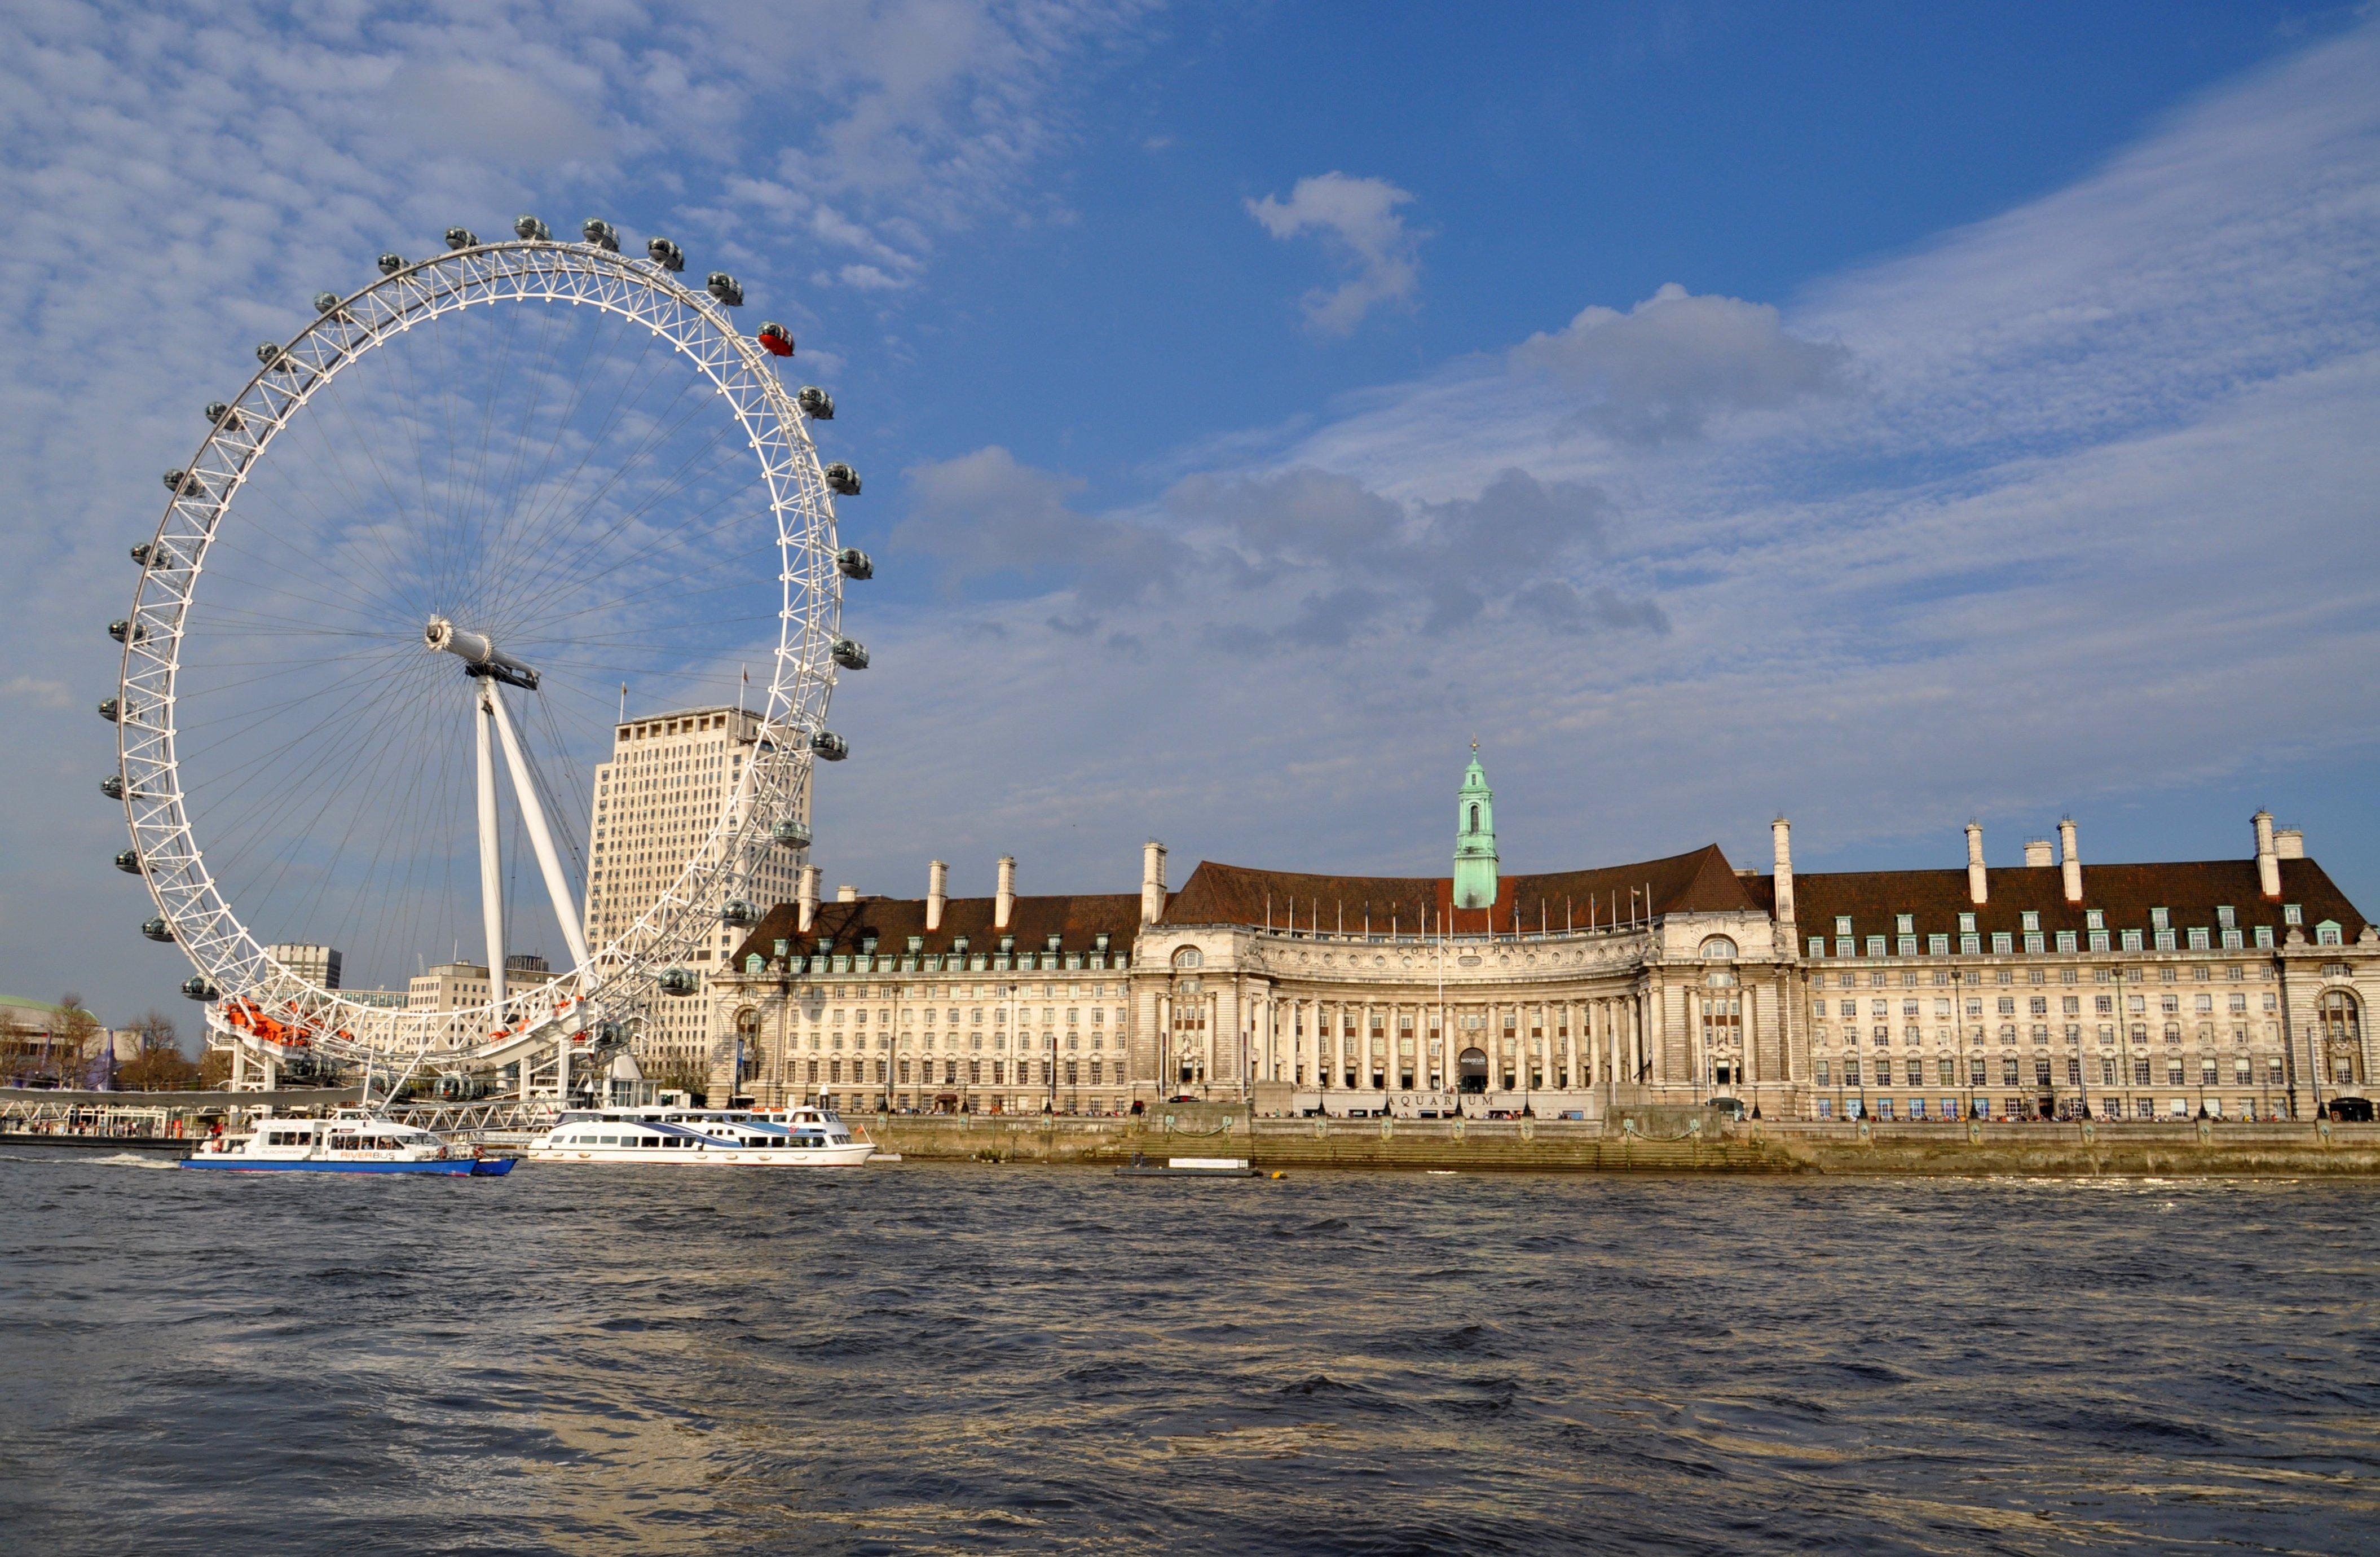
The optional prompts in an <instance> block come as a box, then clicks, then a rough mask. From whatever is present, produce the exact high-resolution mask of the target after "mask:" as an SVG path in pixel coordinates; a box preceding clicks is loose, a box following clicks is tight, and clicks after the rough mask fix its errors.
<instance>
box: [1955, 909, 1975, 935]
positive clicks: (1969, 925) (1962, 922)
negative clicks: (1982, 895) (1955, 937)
mask: <svg viewBox="0 0 2380 1557" xmlns="http://www.w3.org/2000/svg"><path fill="white" fill-rule="evenodd" d="M1959 933H1960V934H1961V935H1973V934H1974V933H1975V916H1974V915H1973V914H1961V915H1960V916H1959Z"/></svg>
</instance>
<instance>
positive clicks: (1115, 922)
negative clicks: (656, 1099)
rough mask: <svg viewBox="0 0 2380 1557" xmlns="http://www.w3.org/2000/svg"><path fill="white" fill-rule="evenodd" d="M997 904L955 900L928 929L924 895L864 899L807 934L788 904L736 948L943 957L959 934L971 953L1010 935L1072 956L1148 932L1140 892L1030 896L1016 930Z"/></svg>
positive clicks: (818, 921)
mask: <svg viewBox="0 0 2380 1557" xmlns="http://www.w3.org/2000/svg"><path fill="white" fill-rule="evenodd" d="M996 906H997V900H995V899H993V898H990V897H953V898H950V899H947V900H946V901H945V902H944V903H943V905H942V923H941V929H939V930H934V931H928V930H927V929H926V900H925V899H924V898H922V897H863V898H861V899H859V900H858V901H857V902H856V903H821V904H820V905H819V906H818V916H817V918H814V919H813V920H812V921H811V923H810V929H809V932H808V933H807V935H805V934H803V933H801V932H800V931H798V930H797V929H796V928H795V927H796V926H798V925H799V924H800V923H801V922H802V918H801V907H800V905H798V904H794V903H780V904H778V905H777V906H775V907H773V908H771V909H770V910H769V911H768V913H767V914H765V915H763V916H762V917H761V919H760V922H759V924H758V925H756V926H755V927H753V931H752V933H751V934H749V935H747V936H746V937H745V938H744V943H743V944H742V945H740V946H738V947H736V948H735V954H734V960H735V963H737V964H741V963H742V962H743V960H744V959H745V957H746V956H747V955H750V954H752V953H754V952H758V953H759V955H762V956H764V957H765V956H769V955H772V953H773V951H774V948H775V945H776V943H777V942H778V941H780V940H784V941H790V942H793V943H795V944H796V945H797V946H799V947H800V948H801V949H802V950H803V951H804V952H807V951H809V950H810V949H811V948H812V947H813V946H814V945H815V944H816V943H817V942H818V941H819V940H820V938H821V937H832V938H833V941H834V949H835V950H836V951H838V952H856V951H857V950H859V943H860V942H861V941H862V940H864V939H865V938H866V937H868V935H871V934H872V935H874V936H875V937H876V943H877V944H876V949H877V951H879V952H892V953H896V954H898V953H903V952H906V951H907V950H908V949H909V937H911V936H912V935H917V936H923V937H924V938H925V943H926V944H925V950H926V951H927V952H929V953H937V954H939V953H942V952H947V951H949V950H950V949H951V941H952V938H953V936H960V935H964V936H965V937H966V938H967V950H968V951H970V952H996V951H998V950H999V949H1000V938H1001V937H1002V936H1003V935H1013V936H1014V937H1016V949H1017V950H1018V951H1034V952H1038V951H1044V950H1046V949H1048V947H1049V944H1050V936H1052V935H1055V936H1057V937H1058V938H1059V941H1058V947H1059V950H1061V951H1066V952H1087V951H1090V950H1091V949H1092V948H1093V946H1094V945H1095V942H1094V940H1093V937H1095V936H1097V935H1098V934H1099V932H1100V931H1106V932H1107V937H1108V950H1109V951H1111V952H1126V953H1129V952H1130V951H1131V950H1132V943H1133V941H1134V938H1135V937H1136V936H1137V935H1138V934H1139V933H1140V894H1138V893H1120V892H1117V893H1096V894H1078V895H1074V896H1062V897H1023V896H1020V897H1018V898H1017V899H1016V903H1015V906H1014V910H1013V911H1012V912H1011V914H1010V915H1009V922H1008V928H1007V929H1005V930H995V929H993V928H992V922H991V921H992V914H993V911H994V909H995V908H996Z"/></svg>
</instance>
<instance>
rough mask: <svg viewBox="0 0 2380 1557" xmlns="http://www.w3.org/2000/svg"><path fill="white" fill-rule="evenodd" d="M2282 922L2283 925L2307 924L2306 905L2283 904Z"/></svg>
mask: <svg viewBox="0 0 2380 1557" xmlns="http://www.w3.org/2000/svg"><path fill="white" fill-rule="evenodd" d="M2281 922H2282V923H2283V924H2303V923H2305V905H2304V904H2302V903H2284V904H2282V905H2281Z"/></svg>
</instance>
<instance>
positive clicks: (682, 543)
mask: <svg viewBox="0 0 2380 1557" xmlns="http://www.w3.org/2000/svg"><path fill="white" fill-rule="evenodd" d="M713 441H714V442H716V439H714V440H713ZM674 495H675V491H674V490H672V491H671V492H668V493H662V494H660V495H659V496H657V497H656V498H654V499H653V500H652V501H651V502H650V503H648V504H647V505H646V508H647V509H648V510H650V508H652V507H654V506H656V505H658V504H659V503H660V502H661V501H662V500H664V499H665V498H666V497H669V496H674ZM748 495H749V494H748V493H739V492H736V491H734V490H733V489H730V490H728V491H725V492H722V493H720V495H718V496H717V497H714V498H712V499H711V500H710V502H709V503H707V504H705V505H703V506H702V507H700V508H698V509H696V510H694V511H693V512H692V513H691V514H688V515H687V516H686V519H685V520H684V521H681V523H679V524H677V525H673V526H670V527H668V528H667V529H661V530H659V531H658V532H657V533H656V534H655V535H654V537H653V539H652V540H650V541H646V542H645V543H644V544H643V545H641V546H639V547H638V548H637V550H636V551H634V552H631V553H628V554H627V555H625V556H624V557H620V558H618V559H617V560H615V561H613V562H612V563H610V564H608V565H606V566H603V567H602V568H601V569H597V570H593V571H590V572H589V573H588V574H586V575H585V577H584V578H583V579H582V582H584V583H594V582H596V581H598V580H601V579H605V578H612V577H613V576H614V575H616V574H618V573H621V572H624V571H625V570H626V569H627V568H629V567H631V566H635V565H636V564H637V563H640V562H644V561H647V560H650V558H652V557H655V556H657V555H659V554H660V553H661V552H662V549H663V548H664V547H668V546H676V547H679V548H681V549H686V550H691V549H692V548H693V547H695V546H696V545H698V543H700V542H701V541H708V540H710V539H711V538H712V537H714V536H716V535H718V534H720V533H722V532H723V531H725V530H727V529H731V528H732V527H734V526H735V525H737V524H741V523H749V522H750V516H749V515H747V514H745V513H743V512H740V511H738V510H736V509H735V508H733V507H731V505H735V504H739V503H741V502H743V501H745V500H747V498H748ZM723 507H724V508H730V512H729V513H728V515H727V517H725V518H723V519H721V520H719V521H718V522H717V523H716V524H712V525H708V526H703V527H700V528H690V527H691V526H693V525H694V522H695V521H698V520H706V519H709V518H710V517H711V516H712V515H714V514H716V513H717V512H718V511H719V510H720V509H721V508H723ZM637 517H642V515H641V514H638V515H632V516H629V518H628V520H627V521H624V522H633V520H634V519H635V518H637ZM620 528H622V527H620V526H615V527H614V529H613V534H616V533H617V531H618V529H620ZM610 539H611V536H606V537H604V540H605V541H609V540H610ZM774 549H775V548H774V547H773V546H771V547H769V548H767V550H771V551H773V550H774ZM760 550H761V549H760V548H757V547H756V548H754V553H758V552H759V551H760ZM749 554H752V553H745V555H749ZM738 560H741V559H740V558H739V556H738V555H737V554H735V553H729V554H727V555H725V556H722V557H720V558H717V559H714V560H713V561H712V562H711V563H710V564H707V565H705V566H706V567H718V566H726V565H728V564H732V563H734V562H736V561H738ZM673 577H686V576H685V575H676V576H665V577H664V578H662V579H660V580H659V581H657V582H655V583H653V584H650V585H648V586H646V589H647V590H653V589H665V588H667V587H669V583H670V581H671V578H673ZM538 582H539V581H538V580H531V581H530V582H529V583H528V584H526V585H525V586H524V589H534V588H536V586H537V584H538ZM746 582H747V584H748V583H749V582H750V580H748V579H747V581H746ZM614 598H615V599H616V600H625V599H629V598H632V596H618V597H614ZM600 609H601V602H599V603H598V604H596V605H590V606H584V607H581V608H580V609H578V610H577V611H572V612H566V613H562V614H555V615H551V616H548V617H547V618H545V620H546V621H547V623H549V624H558V623H561V622H565V621H571V620H575V619H576V618H577V617H579V616H582V615H585V614H588V613H589V612H590V611H595V610H600Z"/></svg>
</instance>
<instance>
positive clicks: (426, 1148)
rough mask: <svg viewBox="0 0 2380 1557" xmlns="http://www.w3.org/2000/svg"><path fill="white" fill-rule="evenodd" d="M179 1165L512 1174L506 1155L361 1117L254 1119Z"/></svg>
mask: <svg viewBox="0 0 2380 1557" xmlns="http://www.w3.org/2000/svg"><path fill="white" fill-rule="evenodd" d="M182 1166H184V1167H186V1168H215V1169H220V1170H222V1171H224V1172H226V1173H244V1174H258V1173H312V1174H446V1175H448V1176H451V1177H457V1178H460V1177H464V1176H467V1175H468V1176H475V1177H480V1178H492V1177H497V1176H499V1175H502V1174H508V1173H510V1172H512V1170H513V1164H512V1159H511V1158H509V1157H482V1156H481V1155H480V1153H479V1152H478V1151H476V1150H472V1149H471V1148H468V1147H459V1146H450V1145H448V1144H447V1143H446V1141H445V1140H443V1138H441V1137H438V1136H435V1135H433V1134H431V1132H430V1131H428V1130H424V1129H421V1128H420V1127H419V1126H418V1125H400V1124H398V1123H397V1122H396V1121H395V1120H394V1119H377V1118H374V1117H372V1116H371V1115H370V1114H366V1113H340V1114H334V1116H332V1117H331V1118H328V1119H270V1118H268V1119H260V1120H258V1121H257V1122H256V1125H255V1128H254V1129H253V1130H252V1131H251V1132H250V1133H249V1134H248V1135H245V1136H226V1137H219V1138H217V1139H213V1140H209V1141H205V1142H202V1143H200V1146H199V1148H198V1150H195V1151H193V1152H191V1153H190V1155H189V1156H188V1157H185V1158H183V1159H182Z"/></svg>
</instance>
